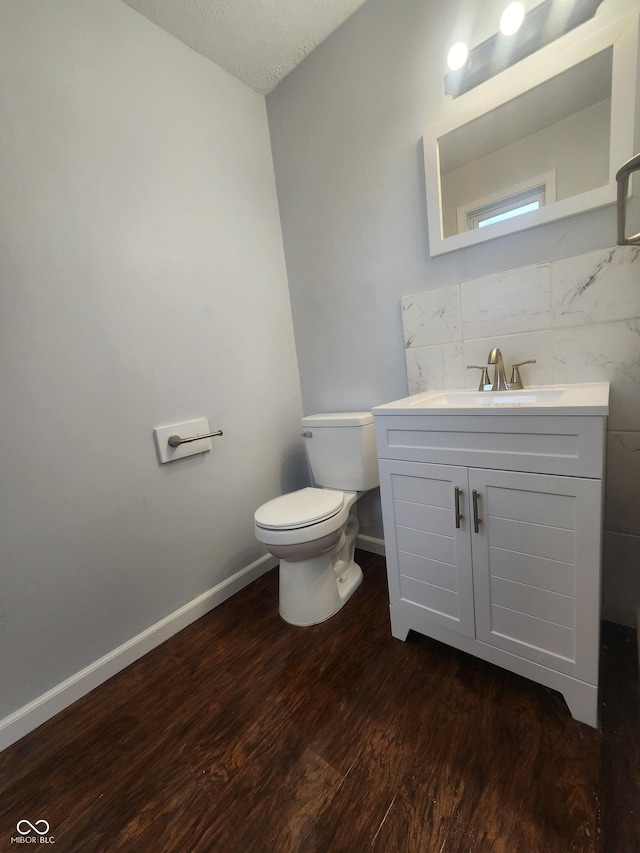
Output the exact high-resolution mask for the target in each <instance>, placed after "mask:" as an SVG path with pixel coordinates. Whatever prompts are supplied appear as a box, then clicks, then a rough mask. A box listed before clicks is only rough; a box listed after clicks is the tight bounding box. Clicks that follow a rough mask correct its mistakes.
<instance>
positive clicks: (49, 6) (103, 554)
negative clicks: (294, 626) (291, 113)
mask: <svg viewBox="0 0 640 853" xmlns="http://www.w3.org/2000/svg"><path fill="white" fill-rule="evenodd" d="M0 20H1V26H0V197H1V198H2V204H1V205H0V240H1V249H2V252H1V255H0V299H1V308H0V322H1V332H0V371H1V374H2V377H1V383H2V384H1V393H0V424H1V429H2V442H1V443H0V471H1V472H2V473H1V478H2V489H1V491H0V519H1V522H0V523H1V525H2V535H1V537H0V665H1V671H0V685H1V689H0V740H1V736H2V729H3V718H4V722H6V721H7V720H8V719H9V717H6V716H5V715H11V714H12V713H13V712H16V711H17V710H18V709H21V708H23V707H26V706H27V705H28V703H30V702H32V700H36V699H37V698H38V697H40V696H41V695H43V694H44V693H45V692H46V691H48V690H50V689H53V688H55V687H56V685H58V684H60V683H61V682H63V680H64V679H67V678H71V677H72V676H74V674H76V673H77V672H79V671H80V670H81V669H82V668H83V667H87V666H88V665H90V664H92V663H93V662H94V661H96V660H97V659H99V658H100V657H101V656H104V655H106V654H108V653H110V652H112V650H114V649H116V648H117V647H119V646H120V645H121V644H124V643H128V641H130V640H131V638H132V637H134V636H135V635H137V634H138V633H139V632H143V631H145V630H146V629H148V628H149V626H151V625H154V624H155V623H156V622H157V621H158V620H161V619H164V618H165V617H167V616H168V615H170V614H171V613H173V611H175V610H177V609H178V608H180V607H182V606H183V605H186V604H187V603H189V602H191V601H192V600H193V599H196V598H197V597H198V596H200V595H201V594H203V593H205V592H206V591H208V590H210V589H212V588H214V587H216V586H217V585H219V584H221V583H223V582H224V581H225V580H226V579H228V578H230V577H231V576H233V575H235V574H236V573H238V572H240V571H242V570H243V569H245V568H246V567H249V566H251V565H252V564H253V563H254V562H255V561H259V560H260V559H261V558H262V556H263V555H264V554H265V551H264V549H263V548H262V546H261V545H259V543H258V542H256V540H255V538H254V536H253V512H254V510H255V508H256V507H257V506H258V505H259V504H260V503H262V502H263V501H265V500H267V499H269V498H271V497H274V496H275V495H278V494H281V492H282V491H286V490H288V489H292V488H296V487H299V486H301V485H304V484H305V483H306V465H305V464H304V462H303V460H302V459H301V458H300V443H301V440H300V438H299V435H298V433H299V424H298V419H299V416H300V414H301V409H302V405H301V397H300V386H299V379H298V372H297V365H296V356H295V349H294V340H293V329H292V323H291V312H290V307H289V297H288V291H287V281H286V272H285V265H284V253H283V247H282V237H281V232H280V225H279V218H278V208H277V199H276V191H275V180H274V174H273V164H272V159H271V150H270V144H269V136H268V125H267V118H266V108H265V101H264V98H263V97H261V96H259V95H257V94H256V93H255V92H252V91H251V90H250V89H248V88H247V87H246V86H244V85H243V84H241V83H239V82H238V81H237V80H235V79H233V78H231V77H229V76H228V75H227V74H226V73H225V72H223V71H222V70H221V69H219V68H217V67H216V66H215V65H213V64H212V63H211V62H209V61H207V60H205V59H203V58H202V57H200V56H198V55H197V54H196V53H194V52H193V51H191V50H190V49H188V48H186V47H185V46H184V45H182V44H181V43H179V42H178V41H176V40H175V39H173V38H171V37H170V36H168V35H167V34H166V33H164V32H163V31H162V30H160V29H159V28H157V27H156V26H154V25H153V24H151V23H150V22H149V21H147V20H146V19H145V18H143V17H142V16H141V15H139V14H137V13H136V12H134V11H133V10H132V9H130V8H129V7H128V6H126V5H125V4H124V3H121V2H120V0H51V2H49V0H47V2H42V0H19V2H16V0H1V2H0ZM194 417H206V418H208V419H209V422H210V425H211V427H212V428H213V429H217V428H219V427H221V428H222V429H223V430H224V436H223V437H222V438H217V439H214V447H213V450H212V451H211V452H210V453H207V454H204V455H201V456H193V457H190V458H188V459H186V460H182V461H179V462H175V463H172V464H169V465H164V466H160V465H159V464H158V460H157V458H156V450H155V446H154V441H153V428H154V427H156V426H161V425H165V424H171V423H175V422H177V421H181V420H185V419H191V418H194ZM7 725H8V723H7Z"/></svg>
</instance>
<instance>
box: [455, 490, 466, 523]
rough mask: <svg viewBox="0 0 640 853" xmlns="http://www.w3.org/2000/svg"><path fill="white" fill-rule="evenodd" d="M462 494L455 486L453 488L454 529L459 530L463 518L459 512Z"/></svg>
mask: <svg viewBox="0 0 640 853" xmlns="http://www.w3.org/2000/svg"><path fill="white" fill-rule="evenodd" d="M463 494H464V492H463V491H462V489H459V488H458V487H457V486H456V488H455V506H456V527H457V528H458V530H460V522H461V521H462V519H463V518H464V515H463V514H462V513H461V512H460V498H461V497H462V495H463Z"/></svg>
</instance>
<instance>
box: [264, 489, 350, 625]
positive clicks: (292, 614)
mask: <svg viewBox="0 0 640 853" xmlns="http://www.w3.org/2000/svg"><path fill="white" fill-rule="evenodd" d="M358 497H359V495H358V494H357V493H356V492H340V491H336V490H334V489H314V488H306V489H300V490H299V491H297V492H290V493H289V494H287V495H283V496H282V497H280V498H274V500H272V501H269V502H268V503H266V504H264V505H263V506H262V507H260V509H259V510H258V511H257V512H256V514H255V535H256V538H257V539H258V540H259V541H260V542H262V544H263V545H264V546H265V547H266V548H267V550H268V551H269V552H270V553H271V554H273V555H274V556H275V557H278V558H279V559H280V596H279V599H280V603H279V609H280V615H281V616H282V618H283V619H284V620H285V621H286V622H289V623H290V624H292V625H301V626H308V625H316V624H317V623H319V622H324V621H325V620H326V619H329V618H330V617H331V616H333V615H334V614H335V613H337V612H338V610H340V608H341V607H342V606H343V605H344V604H345V602H346V601H347V599H348V598H349V597H350V596H351V595H353V593H354V592H355V591H356V589H357V588H358V587H359V586H360V584H361V582H362V570H361V569H360V566H358V565H357V564H356V562H355V560H354V554H355V542H356V536H357V535H358V531H359V529H360V524H359V522H358V517H357V515H356V514H355V512H352V511H351V508H352V507H353V505H354V504H355V502H356V500H357V499H358Z"/></svg>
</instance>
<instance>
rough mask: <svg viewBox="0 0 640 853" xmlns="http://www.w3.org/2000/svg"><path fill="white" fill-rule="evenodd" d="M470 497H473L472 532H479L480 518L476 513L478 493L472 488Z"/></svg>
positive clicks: (478, 499)
mask: <svg viewBox="0 0 640 853" xmlns="http://www.w3.org/2000/svg"><path fill="white" fill-rule="evenodd" d="M471 497H472V498H473V532H474V533H480V522H481V521H482V519H481V518H480V515H479V513H478V508H479V503H480V495H479V494H478V492H477V491H476V490H475V489H474V490H473V491H472V492H471Z"/></svg>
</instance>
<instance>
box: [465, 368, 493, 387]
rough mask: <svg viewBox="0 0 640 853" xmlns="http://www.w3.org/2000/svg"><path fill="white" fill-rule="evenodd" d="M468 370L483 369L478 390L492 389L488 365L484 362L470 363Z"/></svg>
mask: <svg viewBox="0 0 640 853" xmlns="http://www.w3.org/2000/svg"><path fill="white" fill-rule="evenodd" d="M467 370H481V371H482V374H481V376H480V385H479V386H478V391H490V390H491V381H490V380H489V370H488V368H487V366H486V365H483V364H468V365H467Z"/></svg>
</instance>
